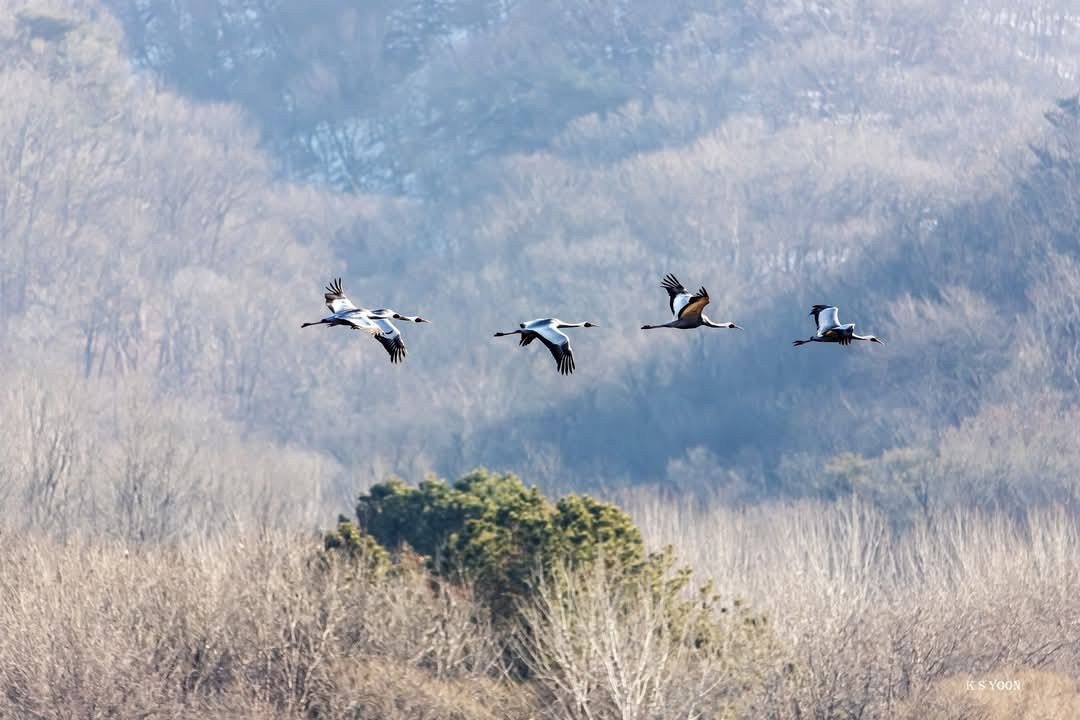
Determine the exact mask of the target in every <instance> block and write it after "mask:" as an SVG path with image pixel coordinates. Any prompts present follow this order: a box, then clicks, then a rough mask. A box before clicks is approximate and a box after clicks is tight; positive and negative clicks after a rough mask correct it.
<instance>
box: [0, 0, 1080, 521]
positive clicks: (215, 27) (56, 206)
mask: <svg viewBox="0 0 1080 720" xmlns="http://www.w3.org/2000/svg"><path fill="white" fill-rule="evenodd" d="M2 7H3V11H2V12H0V58H2V61H0V96H2V97H3V98H4V103H3V107H2V108H0V378H2V380H0V393H2V397H3V402H2V405H0V408H2V409H0V432H2V433H3V437H4V442H3V443H2V444H0V500H2V503H0V507H3V508H4V510H3V513H4V515H5V520H4V523H5V525H8V526H12V527H23V528H25V527H48V528H50V529H52V530H54V531H57V532H61V533H64V532H68V531H70V530H74V529H81V528H89V529H97V530H101V531H104V532H106V533H107V534H109V535H116V536H119V537H123V538H128V539H136V540H138V539H156V538H168V537H173V536H176V535H178V534H182V533H185V532H187V531H191V530H195V531H212V530H214V529H215V528H219V527H224V526H227V525H230V524H232V523H235V522H237V521H242V522H245V523H252V524H259V525H264V526H267V525H284V526H291V527H318V526H326V525H327V524H329V522H330V520H331V518H332V517H333V513H335V512H336V511H338V510H345V509H348V508H349V507H351V505H352V498H354V497H355V494H356V493H357V492H358V491H359V490H361V489H363V488H365V487H368V486H370V485H371V483H373V482H376V481H380V480H382V479H384V478H385V477H387V476H388V475H390V474H394V473H396V474H398V475H401V476H402V477H406V478H409V479H417V478H420V477H422V476H423V475H424V473H427V472H429V471H433V472H436V473H438V474H440V475H444V476H449V477H457V476H459V475H460V474H461V473H463V472H465V471H467V470H469V469H470V468H473V467H475V466H478V465H486V466H489V467H494V468H500V469H501V468H510V469H514V470H515V471H517V472H518V473H520V474H521V475H522V476H524V477H525V478H526V479H527V480H528V481H529V482H537V483H539V484H540V485H541V487H543V488H545V489H549V490H564V489H567V488H586V489H589V488H592V489H600V490H602V491H604V492H608V493H617V492H625V490H623V489H625V488H629V487H632V486H641V485H647V486H652V487H655V488H660V489H662V491H663V492H667V491H671V492H678V493H695V494H700V495H704V496H708V497H709V498H711V499H712V500H714V501H720V502H723V503H736V504H743V503H757V502H759V501H762V500H766V499H775V498H787V499H796V498H810V499H815V498H817V499H829V498H833V497H837V496H841V495H846V494H848V493H849V492H850V491H852V490H854V491H855V492H857V493H858V494H860V495H863V496H864V497H865V498H866V499H867V500H868V501H869V502H871V503H873V504H875V505H877V506H878V507H879V508H881V509H882V510H883V511H884V512H885V513H887V514H888V516H889V517H891V518H894V519H904V518H909V517H911V516H913V515H917V514H918V513H920V512H923V511H926V510H927V509H928V508H930V507H932V506H943V505H953V504H957V503H959V504H965V505H977V506H995V507H1016V506H1018V504H1024V505H1030V504H1038V503H1042V502H1047V501H1054V500H1071V501H1076V500H1078V499H1080V443H1078V442H1077V439H1076V428H1077V427H1078V426H1080V402H1078V401H1080V394H1078V392H1077V391H1078V384H1080V103H1078V101H1077V99H1076V93H1077V90H1078V86H1080V83H1078V80H1080V9H1078V8H1077V6H1076V4H1075V2H1073V1H1072V0H1019V1H1016V0H1009V1H1008V2H1006V1H1005V0H969V1H966V2H941V1H937V2H935V1H933V0H902V1H897V0H860V1H858V2H856V1H854V0H851V1H848V0H837V1H829V0H823V1H821V2H802V1H801V0H766V1H764V2H748V1H747V2H743V1H741V0H740V1H739V2H724V3H720V2H705V1H704V0H668V1H666V2H662V3H660V2H652V1H646V0H572V1H571V0H397V1H393V2H391V1H390V0H365V2H362V3H357V2H352V1H349V0H317V1H313V2H304V3H298V2H286V1H281V0H171V1H170V2H157V1H151V0H100V1H99V0H69V1H59V0H3V2H2ZM667 272H673V273H675V274H676V275H678V276H679V277H680V278H681V279H682V280H683V281H684V282H685V283H686V284H687V285H688V286H694V287H696V286H698V285H702V284H703V285H704V286H705V287H707V288H708V289H709V291H710V294H711V296H712V302H713V306H712V308H711V310H710V312H711V314H712V316H713V317H714V318H717V319H720V320H733V321H735V322H738V323H739V324H740V325H743V326H744V327H745V328H746V331H745V332H743V333H737V332H710V331H701V332H696V333H676V332H671V333H666V334H660V333H661V331H657V333H654V334H646V333H642V332H640V331H639V330H638V329H637V328H638V327H639V326H640V325H641V324H642V323H644V322H657V321H663V320H665V319H666V297H665V295H664V293H663V291H662V290H661V289H660V288H659V286H658V283H659V280H660V278H661V276H662V275H663V274H664V273H667ZM338 275H340V276H342V277H343V278H344V283H345V288H346V291H347V292H349V293H350V295H351V296H352V297H353V298H354V299H355V300H356V301H357V302H358V303H360V304H363V305H367V306H369V307H371V306H390V307H394V308H397V309H399V310H401V311H403V312H409V313H418V314H421V315H423V316H424V317H427V318H430V319H431V320H432V321H433V323H434V324H433V325H430V326H419V327H410V328H409V329H408V332H407V342H408V345H409V349H410V355H409V357H408V360H407V361H406V362H405V363H404V364H403V365H402V366H399V367H392V366H391V365H390V363H388V362H387V358H386V356H385V354H384V353H383V352H382V350H381V349H380V348H378V346H377V345H375V344H372V343H369V342H367V341H364V340H362V338H360V337H359V336H358V335H356V334H350V333H346V332H322V331H315V330H309V331H304V332H301V331H300V330H299V325H300V323H301V322H302V321H304V320H312V319H317V318H318V317H321V316H322V313H323V310H324V308H323V306H322V298H321V290H322V286H323V285H324V284H325V283H326V282H327V281H328V280H329V279H330V278H331V277H332V276H338ZM822 302H823V303H832V304H837V305H839V306H840V311H841V317H842V318H844V319H846V320H852V321H856V322H857V323H858V324H859V328H860V329H862V330H864V331H870V332H873V333H875V334H878V335H879V336H881V337H884V338H885V339H886V340H888V341H889V344H888V345H887V346H885V347H883V348H881V347H876V346H875V347H853V348H850V349H847V350H844V349H840V348H834V347H815V346H811V347H807V348H802V349H800V350H794V349H792V348H791V347H790V344H789V343H790V340H792V339H794V338H797V337H804V336H806V335H807V334H808V333H809V331H810V330H811V327H812V326H811V322H810V320H809V318H807V316H806V313H807V311H808V309H809V306H810V305H812V304H814V303H822ZM548 314H551V315H557V316H560V317H563V318H566V319H569V320H572V321H576V320H590V321H593V322H597V323H600V324H601V325H602V326H603V327H602V328H600V329H598V330H595V331H587V332H583V333H580V334H579V335H577V336H575V337H574V339H573V340H574V344H575V348H576V351H577V354H578V371H577V373H576V374H575V375H573V376H572V377H569V378H565V377H561V376H559V375H557V374H556V373H555V372H554V370H553V369H552V368H551V367H550V364H551V363H550V358H549V357H547V356H546V355H545V354H544V353H542V352H529V353H526V352H523V351H519V350H517V349H516V348H515V347H512V346H511V345H510V344H506V343H503V344H499V343H498V342H497V341H491V340H490V334H491V333H492V332H493V331H494V330H497V329H504V328H506V327H508V326H509V327H512V326H513V324H516V323H517V322H519V321H521V320H526V319H529V318H532V317H536V316H544V315H548ZM530 349H531V348H530Z"/></svg>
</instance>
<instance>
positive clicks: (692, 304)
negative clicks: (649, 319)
mask: <svg viewBox="0 0 1080 720" xmlns="http://www.w3.org/2000/svg"><path fill="white" fill-rule="evenodd" d="M660 286H661V287H663V288H664V289H665V290H667V292H668V307H669V308H671V314H672V315H674V318H673V319H672V320H671V322H667V323H664V324H663V325H642V326H641V329H642V330H655V329H657V328H676V329H678V330H692V329H693V328H696V327H701V326H703V325H704V326H705V327H711V328H727V329H732V330H742V328H741V327H739V326H738V325H736V324H735V323H733V322H726V323H714V322H713V321H712V320H710V319H709V318H708V317H707V316H706V315H705V313H704V312H703V311H704V310H705V306H706V305H708V304H709V292H708V290H706V289H705V288H704V287H701V288H698V291H697V292H696V293H694V294H693V295H691V294H690V293H689V291H687V289H686V288H684V287H683V285H682V283H681V282H679V279H678V278H676V277H675V276H674V275H672V274H671V273H668V274H667V275H665V276H664V280H663V282H661V283H660Z"/></svg>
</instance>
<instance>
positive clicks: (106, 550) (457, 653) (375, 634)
mask: <svg viewBox="0 0 1080 720" xmlns="http://www.w3.org/2000/svg"><path fill="white" fill-rule="evenodd" d="M316 548H317V543H316V542H315V541H314V539H312V538H310V537H297V536H292V537H287V536H267V537H265V538H262V539H258V540H254V541H250V542H249V541H248V540H246V539H243V538H240V537H232V538H229V539H222V540H219V541H217V542H214V543H190V544H177V545H171V546H157V547H152V548H139V547H137V546H128V545H121V544H103V543H98V542H72V543H68V544H65V545H54V544H51V543H50V542H48V541H46V540H24V539H20V538H15V537H8V538H5V543H4V551H3V553H2V554H0V627H3V628H4V633H3V635H4V642H3V643H0V688H2V693H3V694H2V697H3V698H4V699H3V704H4V705H6V707H7V710H8V712H12V713H14V714H16V715H17V716H20V717H40V718H71V717H85V718H96V717H154V718H173V717H176V718H180V717H192V716H199V717H207V716H219V717H252V718H254V717H260V718H261V717H363V718H388V719H390V718H399V717H426V718H432V719H435V718H464V717H479V718H482V717H487V716H485V715H483V714H479V713H475V712H472V711H469V710H467V708H469V707H473V708H480V707H483V704H482V703H481V702H480V700H479V698H485V697H498V696H499V695H500V694H502V695H507V693H508V691H507V690H506V689H505V688H503V687H502V686H501V685H500V682H499V681H498V679H497V678H498V677H499V673H498V672H497V661H498V659H499V651H500V648H499V646H498V645H496V644H495V642H494V639H493V637H492V636H491V635H490V633H488V632H486V624H485V622H484V618H483V615H482V614H481V613H480V612H479V610H478V609H477V608H476V607H475V606H474V605H473V603H471V601H470V599H469V597H468V596H467V595H466V594H464V593H462V592H460V591H457V590H455V591H453V592H450V591H440V590H439V589H433V588H432V585H431V583H430V579H429V578H427V577H425V576H424V575H423V574H420V573H415V572H403V573H400V574H396V575H389V576H383V577H378V578H376V577H373V576H370V575H366V574H365V573H364V572H363V571H359V570H355V569H349V568H345V567H341V566H339V565H337V564H333V563H331V564H326V563H324V562H321V561H319V559H318V557H317V555H316V553H314V552H313V550H314V549H316ZM470 698H471V700H470ZM420 706H423V707H425V708H426V709H425V713H426V714H422V713H418V712H414V711H413V710H410V708H414V709H415V708H418V707H420ZM507 707H512V704H509V705H507ZM463 708H464V709H463ZM0 714H2V713H0ZM489 716H490V715H489ZM491 717H493V716H491ZM505 717H512V715H506V716H505Z"/></svg>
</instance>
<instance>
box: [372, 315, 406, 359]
mask: <svg viewBox="0 0 1080 720" xmlns="http://www.w3.org/2000/svg"><path fill="white" fill-rule="evenodd" d="M369 322H371V323H372V324H373V325H375V327H377V328H378V330H379V333H378V334H377V335H375V339H376V340H378V341H379V342H380V343H382V346H383V347H384V348H386V352H387V353H388V354H389V355H390V362H392V363H397V362H401V361H402V360H403V359H404V358H405V341H404V340H402V339H401V332H400V331H399V330H398V329H397V328H396V327H394V323H392V322H390V321H389V320H384V319H382V318H376V319H373V320H370V321H369Z"/></svg>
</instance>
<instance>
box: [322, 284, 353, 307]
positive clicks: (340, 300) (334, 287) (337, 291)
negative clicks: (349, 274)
mask: <svg viewBox="0 0 1080 720" xmlns="http://www.w3.org/2000/svg"><path fill="white" fill-rule="evenodd" d="M323 298H325V300H326V307H328V308H330V312H332V313H339V312H342V311H343V310H356V306H355V305H353V303H352V300H349V298H347V297H346V296H345V291H343V290H342V289H341V278H336V279H335V280H334V281H333V282H331V283H330V284H329V285H327V286H326V294H325V295H323Z"/></svg>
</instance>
